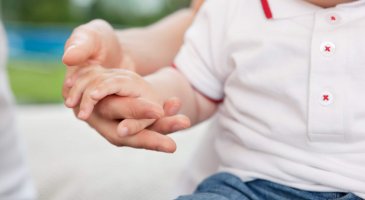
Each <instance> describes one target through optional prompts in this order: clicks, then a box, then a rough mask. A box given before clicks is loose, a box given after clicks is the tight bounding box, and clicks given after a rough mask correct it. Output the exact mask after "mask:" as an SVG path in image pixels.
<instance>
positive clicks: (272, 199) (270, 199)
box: [177, 173, 361, 200]
mask: <svg viewBox="0 0 365 200" xmlns="http://www.w3.org/2000/svg"><path fill="white" fill-rule="evenodd" d="M266 199H267V200H307V199H308V200H361V198H360V197H357V196H355V195H354V194H352V193H343V192H310V191H303V190H298V189H294V188H291V187H287V186H284V185H280V184H277V183H273V182H270V181H265V180H260V179H258V180H253V181H249V182H243V181H241V179H239V178H238V177H236V176H234V175H232V174H229V173H219V174H215V175H213V176H211V177H209V178H207V179H206V180H204V181H203V182H202V183H201V184H200V185H199V186H198V188H197V189H196V191H195V192H194V194H192V195H187V196H180V197H178V198H177V200H266Z"/></svg>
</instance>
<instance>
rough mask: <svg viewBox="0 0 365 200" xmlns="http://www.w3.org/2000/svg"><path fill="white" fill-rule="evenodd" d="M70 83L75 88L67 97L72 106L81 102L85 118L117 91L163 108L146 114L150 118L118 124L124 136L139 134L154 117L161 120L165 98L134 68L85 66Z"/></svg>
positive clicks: (127, 120)
mask: <svg viewBox="0 0 365 200" xmlns="http://www.w3.org/2000/svg"><path fill="white" fill-rule="evenodd" d="M70 86H71V90H70V93H69V97H68V99H67V100H66V105H67V106H69V107H75V106H78V105H79V107H80V111H79V113H78V117H79V118H80V119H83V120H86V119H88V118H89V116H90V114H91V113H92V111H93V108H94V106H95V105H96V104H97V102H98V101H100V100H101V99H103V98H104V97H106V96H108V95H113V94H114V95H118V96H124V97H135V98H144V99H147V100H148V101H149V103H154V104H156V105H159V106H160V107H161V110H159V111H154V112H151V113H147V114H146V115H147V117H148V118H149V119H144V120H135V119H125V120H123V121H122V122H121V123H120V125H119V126H118V133H120V135H122V136H125V135H128V134H131V133H137V132H138V131H140V130H142V129H144V128H146V127H147V126H149V125H151V124H152V123H153V122H154V120H153V119H158V118H160V117H162V115H163V109H162V100H161V99H160V98H159V96H158V95H156V92H154V89H153V88H152V87H151V86H150V85H149V84H147V82H146V81H144V79H143V78H142V77H140V76H139V75H137V74H136V73H134V72H131V71H127V70H123V69H105V68H103V67H100V66H89V67H85V68H81V69H80V70H79V71H78V72H76V73H75V75H74V76H73V77H72V81H71V83H70ZM125 106H128V105H125ZM155 107H157V106H155ZM156 113H160V115H158V114H157V115H156ZM151 119H152V120H151Z"/></svg>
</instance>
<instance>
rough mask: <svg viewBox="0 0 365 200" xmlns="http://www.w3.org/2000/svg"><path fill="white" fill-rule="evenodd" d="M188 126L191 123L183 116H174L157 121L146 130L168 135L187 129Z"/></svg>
mask: <svg viewBox="0 0 365 200" xmlns="http://www.w3.org/2000/svg"><path fill="white" fill-rule="evenodd" d="M190 126H191V123H190V120H189V118H188V117H186V116H185V115H174V116H170V117H163V118H161V119H158V120H157V121H156V122H155V123H154V124H153V125H152V126H150V127H148V129H149V130H152V131H155V132H158V133H161V134H170V133H173V132H176V131H180V130H183V129H186V128H189V127H190Z"/></svg>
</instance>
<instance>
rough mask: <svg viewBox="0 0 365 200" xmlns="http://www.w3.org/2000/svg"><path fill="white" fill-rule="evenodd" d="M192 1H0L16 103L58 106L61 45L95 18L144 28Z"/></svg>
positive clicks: (119, 24)
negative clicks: (72, 33) (77, 29)
mask: <svg viewBox="0 0 365 200" xmlns="http://www.w3.org/2000/svg"><path fill="white" fill-rule="evenodd" d="M189 2H190V0H0V12H1V18H2V21H3V23H4V24H5V28H6V31H7V36H8V43H9V60H8V74H9V78H10V83H11V87H12V89H13V92H14V94H15V97H16V100H17V102H18V103H22V104H29V103H32V104H40V103H61V102H62V97H61V87H62V81H63V77H64V72H65V67H64V66H63V65H62V63H61V57H62V53H63V44H64V42H65V41H66V39H67V37H68V36H69V35H70V33H71V31H72V29H73V28H74V27H76V26H77V25H79V24H82V23H85V22H88V21H90V20H92V19H95V18H101V19H105V20H107V21H109V22H110V23H112V25H113V26H114V27H116V28H128V27H134V26H145V25H148V24H151V23H153V22H155V21H157V20H159V19H160V18H162V17H164V16H166V15H168V14H170V13H172V12H174V11H175V10H177V9H180V8H182V7H187V6H188V5H189Z"/></svg>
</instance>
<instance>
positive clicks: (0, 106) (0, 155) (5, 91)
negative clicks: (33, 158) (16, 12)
mask: <svg viewBox="0 0 365 200" xmlns="http://www.w3.org/2000/svg"><path fill="white" fill-rule="evenodd" d="M6 43H7V42H6V38H5V35H4V30H3V26H2V24H1V23H0V199H1V200H3V199H4V200H31V199H35V191H34V188H33V185H32V183H31V181H30V177H29V174H28V169H27V168H26V164H25V158H24V155H23V147H22V146H21V145H22V144H21V143H20V142H19V137H18V133H17V131H16V128H15V120H14V113H13V105H12V104H11V93H10V90H9V87H8V82H7V77H6V71H5V65H6Z"/></svg>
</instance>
